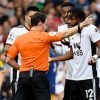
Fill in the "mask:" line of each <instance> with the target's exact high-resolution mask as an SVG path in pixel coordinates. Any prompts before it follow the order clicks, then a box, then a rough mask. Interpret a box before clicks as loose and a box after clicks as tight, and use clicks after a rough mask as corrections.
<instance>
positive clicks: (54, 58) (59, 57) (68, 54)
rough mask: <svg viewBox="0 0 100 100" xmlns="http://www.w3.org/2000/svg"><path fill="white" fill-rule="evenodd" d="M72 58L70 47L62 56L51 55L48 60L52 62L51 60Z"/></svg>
mask: <svg viewBox="0 0 100 100" xmlns="http://www.w3.org/2000/svg"><path fill="white" fill-rule="evenodd" d="M72 58H73V51H72V49H71V50H70V51H69V52H67V53H66V54H64V55H62V56H58V57H53V58H51V57H50V58H49V61H48V62H52V61H65V60H70V59H72Z"/></svg>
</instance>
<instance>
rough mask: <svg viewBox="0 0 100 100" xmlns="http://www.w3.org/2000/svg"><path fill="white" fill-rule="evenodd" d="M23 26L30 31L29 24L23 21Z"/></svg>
mask: <svg viewBox="0 0 100 100" xmlns="http://www.w3.org/2000/svg"><path fill="white" fill-rule="evenodd" d="M24 26H25V28H26V29H27V30H28V31H30V26H29V25H28V24H26V23H25V25H24Z"/></svg>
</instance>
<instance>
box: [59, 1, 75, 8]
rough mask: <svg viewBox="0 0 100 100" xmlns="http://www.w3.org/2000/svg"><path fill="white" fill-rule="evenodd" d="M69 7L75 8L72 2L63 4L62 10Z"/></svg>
mask: <svg viewBox="0 0 100 100" xmlns="http://www.w3.org/2000/svg"><path fill="white" fill-rule="evenodd" d="M69 6H70V7H72V8H74V7H75V6H74V4H73V3H71V2H65V3H63V4H62V5H61V9H62V8H63V7H69Z"/></svg>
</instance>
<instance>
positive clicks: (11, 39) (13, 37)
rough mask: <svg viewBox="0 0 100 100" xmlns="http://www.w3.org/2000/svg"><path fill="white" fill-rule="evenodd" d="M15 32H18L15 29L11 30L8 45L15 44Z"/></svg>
mask: <svg viewBox="0 0 100 100" xmlns="http://www.w3.org/2000/svg"><path fill="white" fill-rule="evenodd" d="M15 31H16V30H15V28H12V29H11V30H10V33H9V35H8V37H7V41H6V44H13V43H14V41H15V39H16V34H15Z"/></svg>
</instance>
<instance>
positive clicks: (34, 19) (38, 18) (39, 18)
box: [31, 12, 47, 26]
mask: <svg viewBox="0 0 100 100" xmlns="http://www.w3.org/2000/svg"><path fill="white" fill-rule="evenodd" d="M46 18H47V17H46V15H45V14H43V13H41V12H37V13H35V14H34V15H33V16H31V26H37V25H38V23H39V22H42V23H44V22H45V20H46Z"/></svg>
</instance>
